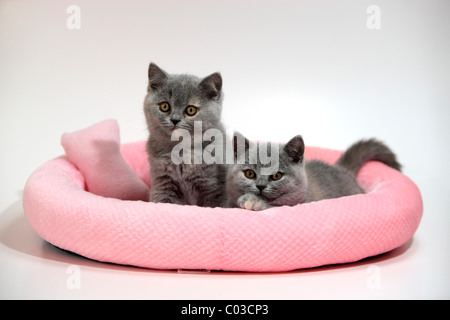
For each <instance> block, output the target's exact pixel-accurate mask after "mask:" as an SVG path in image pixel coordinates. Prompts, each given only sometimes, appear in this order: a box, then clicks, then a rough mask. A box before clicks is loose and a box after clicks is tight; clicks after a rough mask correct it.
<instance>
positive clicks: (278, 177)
mask: <svg viewBox="0 0 450 320" xmlns="http://www.w3.org/2000/svg"><path fill="white" fill-rule="evenodd" d="M282 177H283V174H282V173H281V172H277V173H275V174H273V175H271V176H270V180H272V181H277V180H280V179H281V178H282Z"/></svg>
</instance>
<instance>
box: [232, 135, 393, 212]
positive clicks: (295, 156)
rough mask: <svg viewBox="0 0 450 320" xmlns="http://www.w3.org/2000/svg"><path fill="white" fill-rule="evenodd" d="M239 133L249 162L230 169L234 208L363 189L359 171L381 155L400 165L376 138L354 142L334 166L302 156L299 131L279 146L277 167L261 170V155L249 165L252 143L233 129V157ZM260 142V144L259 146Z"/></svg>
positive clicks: (316, 198)
mask: <svg viewBox="0 0 450 320" xmlns="http://www.w3.org/2000/svg"><path fill="white" fill-rule="evenodd" d="M238 137H239V139H241V141H242V140H243V139H244V140H245V152H246V162H245V164H234V165H232V166H230V168H229V171H228V176H227V187H226V189H227V207H231V208H232V207H240V208H244V209H249V210H255V211H258V210H263V209H267V208H270V207H273V206H283V205H288V206H293V205H296V204H299V203H306V202H312V201H319V200H323V199H331V198H338V197H343V196H349V195H354V194H360V193H364V190H363V189H362V188H361V187H360V186H359V185H358V183H357V181H356V174H357V172H358V171H359V169H360V168H361V167H362V165H363V164H364V163H366V162H367V161H369V160H378V161H381V162H384V163H385V164H387V165H388V166H390V167H392V168H394V169H397V170H400V168H401V166H400V164H399V163H398V162H397V160H396V156H395V155H394V154H393V153H392V151H391V150H390V149H389V148H388V147H387V146H385V145H384V144H383V143H381V142H379V141H377V140H375V139H370V140H361V141H359V142H357V143H355V144H354V145H352V146H351V147H350V148H349V149H347V151H346V152H345V153H344V154H343V155H342V156H341V158H340V159H339V160H338V162H337V163H336V165H329V164H327V163H325V162H322V161H318V160H312V161H308V162H307V161H305V159H304V150H305V145H304V142H303V139H302V137H301V136H295V137H294V138H292V139H291V140H290V141H289V142H288V143H286V144H285V145H279V159H278V163H276V165H277V167H278V171H276V172H272V174H270V175H263V174H261V169H262V168H263V167H264V166H263V165H262V164H261V162H260V161H259V157H258V163H256V164H249V161H248V150H249V146H250V144H251V142H249V141H248V140H247V139H245V138H244V137H242V136H240V135H239V134H235V136H234V138H233V148H234V152H235V159H236V158H237V154H236V153H237V141H238ZM253 145H254V144H253ZM262 145H263V144H262V143H258V144H257V148H258V149H259V148H260V147H261V146H262ZM269 145H271V144H270V143H269ZM264 150H267V149H264ZM272 165H273V164H272ZM266 166H267V165H266Z"/></svg>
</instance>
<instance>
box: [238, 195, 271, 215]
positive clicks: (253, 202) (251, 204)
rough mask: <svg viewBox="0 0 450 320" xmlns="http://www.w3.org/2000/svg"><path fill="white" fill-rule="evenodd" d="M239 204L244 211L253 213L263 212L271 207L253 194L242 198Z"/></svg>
mask: <svg viewBox="0 0 450 320" xmlns="http://www.w3.org/2000/svg"><path fill="white" fill-rule="evenodd" d="M237 204H238V206H239V207H240V208H242V209H247V210H253V211H261V210H264V209H268V208H270V207H271V206H270V205H269V204H268V203H267V202H266V201H264V200H262V199H261V198H259V197H258V196H256V195H254V194H252V193H246V194H244V195H242V196H240V197H239V199H238V200H237Z"/></svg>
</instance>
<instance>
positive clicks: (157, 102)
mask: <svg viewBox="0 0 450 320" xmlns="http://www.w3.org/2000/svg"><path fill="white" fill-rule="evenodd" d="M148 79H149V83H148V88H147V91H148V92H147V95H146V97H145V101H144V113H145V117H146V121H147V126H148V130H149V133H150V135H149V139H148V141H147V154H148V160H149V162H150V175H151V189H150V201H152V202H166V203H176V204H188V205H198V206H204V207H216V206H221V205H223V201H224V193H225V187H224V186H225V179H226V168H225V166H224V165H221V164H205V163H204V161H203V162H202V163H200V164H194V160H192V162H191V163H187V164H185V163H181V164H175V163H174V162H173V161H172V158H171V152H172V150H173V148H174V147H175V146H176V145H177V144H178V143H179V141H172V140H171V136H172V133H173V132H174V130H175V129H186V130H188V131H189V133H190V135H191V137H192V139H191V140H193V137H194V121H201V125H202V131H203V132H204V131H206V130H207V129H210V128H216V129H218V130H220V131H221V132H222V133H223V136H224V137H225V130H224V127H223V125H222V123H221V112H222V97H223V94H222V77H221V75H220V74H219V73H213V74H211V75H209V76H207V77H205V78H203V79H200V78H198V77H196V76H193V75H188V74H180V75H178V74H177V75H175V74H168V73H166V72H165V71H163V70H162V69H160V68H159V67H158V66H157V65H156V64H154V63H151V64H150V66H149V69H148ZM203 132H202V133H203ZM191 146H192V150H191V151H192V153H193V152H194V150H193V149H194V143H192V144H191ZM205 146H206V144H205V143H204V142H202V145H201V148H202V149H204V148H205ZM192 158H194V157H192Z"/></svg>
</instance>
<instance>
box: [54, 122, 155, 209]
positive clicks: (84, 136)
mask: <svg viewBox="0 0 450 320" xmlns="http://www.w3.org/2000/svg"><path fill="white" fill-rule="evenodd" d="M61 144H62V146H63V147H64V150H65V151H66V155H67V157H68V158H69V159H70V161H71V162H72V163H73V164H75V165H76V166H77V167H78V168H79V169H80V171H81V172H82V173H83V176H84V179H85V183H86V190H87V191H89V192H92V193H95V194H97V195H100V196H104V197H108V198H117V199H121V200H144V201H147V200H148V199H149V196H150V195H149V192H150V190H149V188H148V187H147V185H146V184H145V183H144V182H143V181H141V180H140V179H139V178H138V177H137V176H136V174H135V173H134V172H133V171H132V170H131V168H130V167H129V166H128V165H127V163H126V162H125V160H124V159H123V157H122V156H121V154H120V133H119V124H118V123H117V121H116V120H114V119H108V120H105V121H102V122H100V123H97V124H94V125H92V126H90V127H89V128H86V129H83V130H79V131H76V132H72V133H65V134H63V136H62V137H61ZM143 153H145V151H143Z"/></svg>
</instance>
